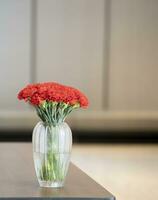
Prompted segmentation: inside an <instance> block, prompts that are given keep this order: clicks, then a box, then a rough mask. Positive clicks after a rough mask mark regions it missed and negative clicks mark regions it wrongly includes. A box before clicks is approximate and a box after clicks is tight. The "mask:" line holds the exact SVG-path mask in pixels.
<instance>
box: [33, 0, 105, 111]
mask: <svg viewBox="0 0 158 200" xmlns="http://www.w3.org/2000/svg"><path fill="white" fill-rule="evenodd" d="M103 32H104V1H103V0H100V1H98V0H86V1H85V0H66V1H63V0H45V1H43V0H39V1H37V48H36V49H37V81H56V82H61V83H63V84H68V85H72V86H74V87H78V88H79V89H81V90H82V91H83V92H85V93H86V94H87V96H88V97H89V99H90V101H91V103H90V104H91V109H98V110H99V109H101V108H102V96H103V94H102V89H103V88H102V84H103V75H102V74H103V62H102V61H103V46H104V44H103V43H104V42H103V40H104V39H103V36H104V35H103Z"/></svg>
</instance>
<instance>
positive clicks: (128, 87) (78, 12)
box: [0, 0, 158, 199]
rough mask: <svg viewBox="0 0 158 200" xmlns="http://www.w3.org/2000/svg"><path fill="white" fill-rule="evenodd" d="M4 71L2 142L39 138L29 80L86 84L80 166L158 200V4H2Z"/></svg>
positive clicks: (77, 136)
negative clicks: (25, 95) (27, 94)
mask: <svg viewBox="0 0 158 200" xmlns="http://www.w3.org/2000/svg"><path fill="white" fill-rule="evenodd" d="M0 69H1V71H0V140H1V141H31V135H32V129H33V127H34V126H35V124H36V122H37V121H38V120H39V119H38V118H37V116H36V114H35V113H34V110H33V109H32V108H30V107H29V106H28V105H26V104H25V103H23V102H19V101H18V100H17V93H18V91H19V90H20V89H21V88H23V87H24V86H25V85H26V84H28V83H34V82H42V81H56V82H60V83H63V84H66V85H71V86H74V87H77V88H79V89H80V90H81V91H83V92H84V93H85V94H87V96H88V98H89V101H90V107H89V109H87V110H80V111H79V110H78V111H76V112H74V113H73V114H72V115H71V116H70V117H69V118H68V123H69V124H70V126H71V127H72V130H73V137H74V141H75V145H74V153H73V156H72V158H73V160H74V162H75V163H77V164H78V165H79V166H80V167H81V168H83V169H84V171H86V172H87V173H88V174H90V175H91V176H92V177H94V178H95V179H96V180H97V181H98V182H99V183H101V184H102V185H104V186H105V187H106V188H107V189H109V190H110V191H111V192H113V193H114V195H116V196H117V197H118V199H134V198H135V199H137V198H140V197H141V198H142V197H143V196H142V195H144V199H150V198H151V195H149V194H148V193H147V190H146V191H145V189H140V188H139V187H140V185H141V184H143V183H145V182H147V183H146V184H147V185H146V187H147V188H148V191H149V190H152V192H153V195H154V197H158V194H157V193H156V189H157V186H158V184H157V182H156V180H155V177H156V176H157V178H158V172H157V170H156V166H157V167H158V148H157V144H156V143H157V141H158V92H157V85H158V1H157V0H150V1H149V0H44V1H43V0H0ZM83 143H84V144H83ZM92 143H93V144H92ZM114 143H117V144H115V145H114ZM121 143H124V144H121ZM126 143H127V144H126ZM129 143H133V144H132V145H129ZM136 143H137V144H136ZM138 143H139V144H138ZM140 143H141V145H140ZM142 143H148V144H146V145H144V144H142ZM149 143H150V144H149ZM151 143H152V144H151ZM153 143H155V145H154V144H153ZM88 150H89V151H88ZM86 151H87V152H88V153H87V154H86V155H87V157H86V155H85V157H84V156H83V155H84V154H85V152H86ZM88 158H89V162H88V163H87V164H86V163H85V162H86V161H84V160H85V159H88ZM129 158H130V159H131V160H130V159H129ZM96 161H97V163H96ZM93 163H95V169H99V170H95V169H94V165H93ZM97 171H100V173H101V172H102V174H98V173H97ZM103 172H104V173H103ZM136 177H137V180H138V181H135V179H136ZM120 180H121V181H120ZM146 180H147V181H146ZM141 181H142V182H141ZM128 186H129V187H128ZM127 187H128V188H131V189H129V190H128V191H127V190H126V188H127ZM138 188H139V192H138ZM145 197H146V198H145ZM152 198H153V196H152Z"/></svg>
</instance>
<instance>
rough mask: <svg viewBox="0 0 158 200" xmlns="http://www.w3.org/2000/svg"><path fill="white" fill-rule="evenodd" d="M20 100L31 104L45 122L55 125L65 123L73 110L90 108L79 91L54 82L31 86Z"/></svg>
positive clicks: (22, 91)
mask: <svg viewBox="0 0 158 200" xmlns="http://www.w3.org/2000/svg"><path fill="white" fill-rule="evenodd" d="M18 99H20V100H22V99H23V100H25V101H26V102H29V103H30V104H31V105H33V106H34V107H35V108H36V110H37V114H38V116H39V117H40V118H41V120H42V121H43V122H46V123H52V124H53V125H56V124H58V123H60V122H63V121H64V120H65V118H66V116H67V115H68V114H69V113H70V112H71V111H72V110H74V109H76V108H79V107H83V108H86V107H87V106H88V99H87V98H86V96H85V95H84V94H83V93H81V92H80V91H79V90H77V89H75V88H73V87H69V86H65V85H61V84H59V83H54V82H48V83H37V84H29V85H28V86H26V87H25V88H24V89H22V90H21V91H20V92H19V94H18Z"/></svg>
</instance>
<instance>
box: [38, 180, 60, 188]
mask: <svg viewBox="0 0 158 200" xmlns="http://www.w3.org/2000/svg"><path fill="white" fill-rule="evenodd" d="M39 185H40V187H47V188H61V187H63V186H64V182H63V181H56V182H51V181H39Z"/></svg>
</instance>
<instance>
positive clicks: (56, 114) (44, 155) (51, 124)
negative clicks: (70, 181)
mask: <svg viewBox="0 0 158 200" xmlns="http://www.w3.org/2000/svg"><path fill="white" fill-rule="evenodd" d="M18 99H20V100H24V101H25V102H28V103H29V104H31V105H32V106H34V107H35V109H36V111H37V114H38V116H39V117H40V119H41V120H42V122H39V123H38V124H37V125H36V126H35V128H34V131H33V145H34V147H35V150H34V163H35V169H36V174H37V177H38V180H39V183H40V185H41V186H44V187H45V186H46V187H56V186H59V187H60V186H61V185H62V184H63V181H64V178H65V176H66V173H67V168H68V163H69V160H70V152H69V151H70V150H69V148H68V149H67V146H68V145H70V146H71V131H70V130H69V129H68V125H66V123H63V124H64V126H62V122H64V120H65V118H66V117H67V116H68V115H69V114H70V113H71V112H72V111H73V110H74V109H77V108H80V107H81V108H86V107H87V106H88V99H87V98H86V96H85V95H84V94H83V93H81V92H80V91H79V90H77V89H75V88H72V87H69V86H65V85H61V84H59V83H54V82H48V83H36V84H29V85H27V86H26V87H25V88H23V89H22V90H21V91H20V92H19V94H18ZM41 124H42V125H41ZM58 125H59V126H58ZM43 126H44V129H43V128H42V129H41V127H43ZM65 127H66V132H65V133H66V134H64V131H65V130H64V128H65ZM68 130H69V131H68ZM43 131H44V132H43ZM60 131H62V137H63V139H64V140H65V142H64V143H63V139H62V140H61V138H60V134H59V133H60ZM40 133H44V134H43V136H42V137H39V135H38V134H40ZM36 137H38V138H39V139H38V140H36V139H35V138H36ZM42 138H45V139H42ZM65 144H67V145H65ZM37 146H38V148H39V149H37V150H36V147H37ZM43 146H44V149H42V150H41V149H40V148H43ZM68 147H69V146H68ZM61 149H62V150H61ZM53 184H54V186H53Z"/></svg>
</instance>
